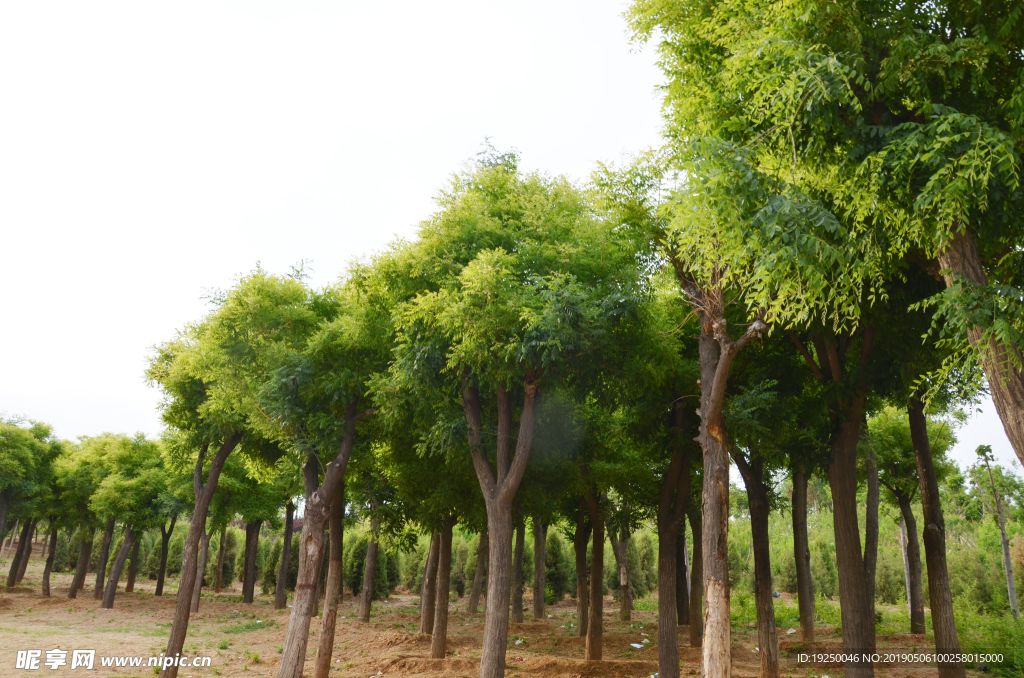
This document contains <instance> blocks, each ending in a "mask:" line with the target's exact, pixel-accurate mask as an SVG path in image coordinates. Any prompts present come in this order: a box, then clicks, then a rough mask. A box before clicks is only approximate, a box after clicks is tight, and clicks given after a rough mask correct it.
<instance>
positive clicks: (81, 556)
mask: <svg viewBox="0 0 1024 678" xmlns="http://www.w3.org/2000/svg"><path fill="white" fill-rule="evenodd" d="M95 536H96V528H95V527H91V528H89V534H88V536H86V532H85V528H82V529H81V530H80V531H79V539H80V540H81V546H80V547H79V550H78V566H77V567H76V568H75V576H74V578H73V579H72V580H71V588H69V589H68V598H77V597H78V590H79V589H80V588H82V584H84V583H85V575H86V572H87V571H88V569H89V559H90V558H91V557H92V542H93V539H94V537H95Z"/></svg>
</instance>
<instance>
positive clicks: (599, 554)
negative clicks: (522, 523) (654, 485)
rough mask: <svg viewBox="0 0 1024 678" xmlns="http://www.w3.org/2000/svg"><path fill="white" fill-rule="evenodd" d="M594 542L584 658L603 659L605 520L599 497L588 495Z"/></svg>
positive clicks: (591, 553) (591, 555) (590, 659)
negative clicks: (602, 515) (598, 500)
mask: <svg viewBox="0 0 1024 678" xmlns="http://www.w3.org/2000/svg"><path fill="white" fill-rule="evenodd" d="M587 504H588V506H589V508H590V524H591V525H592V526H593V534H594V542H593V546H591V548H590V618H589V624H588V625H587V646H586V651H585V654H584V658H585V659H586V660H587V661H588V662H591V661H601V654H602V649H603V645H604V520H603V519H602V517H601V507H600V506H599V505H598V502H597V497H595V496H593V495H588V496H587Z"/></svg>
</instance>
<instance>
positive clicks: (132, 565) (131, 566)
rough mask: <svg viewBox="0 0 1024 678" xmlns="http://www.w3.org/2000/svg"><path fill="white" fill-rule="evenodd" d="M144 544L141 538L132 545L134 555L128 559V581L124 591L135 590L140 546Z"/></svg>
mask: <svg viewBox="0 0 1024 678" xmlns="http://www.w3.org/2000/svg"><path fill="white" fill-rule="evenodd" d="M141 545H142V540H141V539H136V540H135V546H133V547H132V555H131V557H130V558H129V560H128V581H127V582H125V585H124V592H125V593H132V592H133V591H135V576H136V575H137V574H138V572H139V546H141Z"/></svg>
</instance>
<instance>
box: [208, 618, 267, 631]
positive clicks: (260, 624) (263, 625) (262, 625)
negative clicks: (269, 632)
mask: <svg viewBox="0 0 1024 678" xmlns="http://www.w3.org/2000/svg"><path fill="white" fill-rule="evenodd" d="M273 625H274V622H272V621H262V620H260V619H257V620H256V621H251V622H247V623H245V624H235V625H234V626H226V627H224V628H223V629H221V630H222V631H223V632H224V633H243V632H245V631H258V630H260V629H269V628H270V627H272V626H273Z"/></svg>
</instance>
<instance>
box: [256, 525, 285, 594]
mask: <svg viewBox="0 0 1024 678" xmlns="http://www.w3.org/2000/svg"><path fill="white" fill-rule="evenodd" d="M283 550H284V538H281V539H275V540H274V545H273V547H271V549H270V555H269V556H268V557H267V562H266V566H265V567H264V568H263V577H262V578H261V583H260V588H261V589H262V591H263V593H264V594H266V593H270V592H271V591H274V590H276V589H277V570H278V568H279V567H280V566H281V552H282V551H283Z"/></svg>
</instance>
